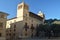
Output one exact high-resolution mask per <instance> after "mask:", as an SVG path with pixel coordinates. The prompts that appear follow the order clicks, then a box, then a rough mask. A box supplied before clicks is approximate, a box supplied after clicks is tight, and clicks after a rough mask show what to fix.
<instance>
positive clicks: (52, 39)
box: [20, 37, 60, 40]
mask: <svg viewBox="0 0 60 40" xmlns="http://www.w3.org/2000/svg"><path fill="white" fill-rule="evenodd" d="M20 40H60V37H59V38H50V39H48V38H41V39H39V38H24V39H20Z"/></svg>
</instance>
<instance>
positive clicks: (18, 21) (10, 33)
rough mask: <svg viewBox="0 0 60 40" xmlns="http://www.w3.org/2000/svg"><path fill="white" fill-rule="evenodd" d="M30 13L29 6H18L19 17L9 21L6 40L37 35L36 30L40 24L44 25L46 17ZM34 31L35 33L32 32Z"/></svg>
mask: <svg viewBox="0 0 60 40" xmlns="http://www.w3.org/2000/svg"><path fill="white" fill-rule="evenodd" d="M42 16H43V17H41V16H40V15H37V14H35V13H33V12H29V7H28V5H27V4H25V3H24V2H22V3H21V4H18V6H17V16H16V17H14V18H11V19H8V20H7V25H6V34H7V35H6V38H7V40H12V39H13V40H15V39H16V40H17V39H19V38H20V37H24V38H27V37H31V35H32V34H33V36H34V35H35V28H36V26H37V25H39V24H44V19H45V16H44V15H42ZM32 29H33V31H32Z"/></svg>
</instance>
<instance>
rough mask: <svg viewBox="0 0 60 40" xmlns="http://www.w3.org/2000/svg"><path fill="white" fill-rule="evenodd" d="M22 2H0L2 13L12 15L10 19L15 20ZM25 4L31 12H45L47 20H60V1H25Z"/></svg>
mask: <svg viewBox="0 0 60 40" xmlns="http://www.w3.org/2000/svg"><path fill="white" fill-rule="evenodd" d="M21 2H22V0H0V11H3V12H6V13H8V14H10V15H9V16H8V18H13V17H15V16H16V13H17V5H18V4H19V3H21ZM25 3H26V4H28V5H29V11H31V12H34V13H36V14H37V13H38V12H39V11H40V10H41V11H42V12H44V14H45V17H46V19H50V18H52V19H54V18H57V19H60V0H25Z"/></svg>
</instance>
